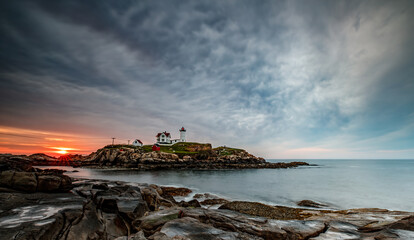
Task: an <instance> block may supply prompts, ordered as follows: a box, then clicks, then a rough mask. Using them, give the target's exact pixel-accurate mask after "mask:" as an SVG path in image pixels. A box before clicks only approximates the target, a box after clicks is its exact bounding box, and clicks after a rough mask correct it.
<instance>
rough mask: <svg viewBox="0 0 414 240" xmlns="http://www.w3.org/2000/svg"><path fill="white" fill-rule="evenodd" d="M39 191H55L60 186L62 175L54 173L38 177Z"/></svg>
mask: <svg viewBox="0 0 414 240" xmlns="http://www.w3.org/2000/svg"><path fill="white" fill-rule="evenodd" d="M37 179H38V185H37V191H41V192H55V191H58V190H59V188H60V183H61V179H62V178H61V177H58V176H53V175H43V176H39V177H38V178H37Z"/></svg>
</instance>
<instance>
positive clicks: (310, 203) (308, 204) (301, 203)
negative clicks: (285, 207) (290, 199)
mask: <svg viewBox="0 0 414 240" xmlns="http://www.w3.org/2000/svg"><path fill="white" fill-rule="evenodd" d="M296 204H297V205H298V206H301V207H311V208H323V207H328V206H327V205H326V204H323V203H318V202H315V201H312V200H302V201H299V202H297V203H296Z"/></svg>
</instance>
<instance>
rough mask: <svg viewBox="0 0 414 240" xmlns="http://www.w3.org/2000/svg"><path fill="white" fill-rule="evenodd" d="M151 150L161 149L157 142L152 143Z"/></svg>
mask: <svg viewBox="0 0 414 240" xmlns="http://www.w3.org/2000/svg"><path fill="white" fill-rule="evenodd" d="M152 151H161V147H160V145H158V144H154V145H152Z"/></svg>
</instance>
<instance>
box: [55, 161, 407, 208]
mask: <svg viewBox="0 0 414 240" xmlns="http://www.w3.org/2000/svg"><path fill="white" fill-rule="evenodd" d="M268 161H271V162H281V161H284V162H290V161H293V160H268ZM306 162H308V163H311V164H317V166H305V167H298V168H292V169H243V170H191V171H188V170H169V171H130V170H99V169H81V168H77V169H76V170H78V171H79V172H75V173H73V172H68V173H67V174H68V175H70V176H73V177H82V178H91V179H105V180H119V181H126V182H137V183H154V184H159V185H170V186H182V187H189V188H191V189H193V191H194V193H197V192H201V193H205V192H209V193H213V194H216V195H219V196H222V197H225V198H229V199H233V200H247V201H258V202H262V203H266V204H272V205H284V206H296V205H295V202H297V201H300V200H303V199H309V200H314V201H318V202H322V203H326V204H328V205H329V206H330V208H333V209H349V208H369V207H375V208H386V209H390V210H402V211H413V212H414V160H306ZM60 168H61V167H60ZM65 169H66V170H74V169H71V168H68V167H66V168H65Z"/></svg>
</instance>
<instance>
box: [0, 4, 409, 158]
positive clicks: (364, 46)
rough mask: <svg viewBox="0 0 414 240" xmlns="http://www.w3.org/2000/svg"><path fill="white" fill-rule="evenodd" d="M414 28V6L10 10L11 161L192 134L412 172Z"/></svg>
mask: <svg viewBox="0 0 414 240" xmlns="http://www.w3.org/2000/svg"><path fill="white" fill-rule="evenodd" d="M413 22H414V2H413V1H410V0H407V1H400V0H396V1H381V0H374V1H364V0H362V1H315V0H309V1H242V0H240V1H230V0H228V1H221V0H220V1H212V0H208V1H181V0H180V1H101V0H95V1H93V0H92V1H83V0H71V1H27V0H21V1H1V2H0V152H1V153H15V154H30V153H35V152H45V153H49V154H54V153H55V154H57V152H61V151H63V150H64V151H67V152H70V153H81V154H89V153H90V152H92V151H94V150H96V149H97V148H100V147H102V146H104V145H106V144H110V143H111V141H112V139H111V138H112V137H114V138H115V143H119V144H121V143H127V140H129V139H130V140H133V139H136V138H138V139H141V140H142V141H143V142H144V144H152V143H154V141H155V135H156V134H157V133H158V132H161V131H168V132H170V133H171V134H172V137H173V138H178V137H179V132H178V129H179V128H181V127H182V126H184V127H185V128H186V129H187V141H192V142H208V143H211V144H212V145H213V147H216V146H222V145H226V146H232V147H239V148H244V149H246V150H247V151H249V152H250V153H253V154H255V155H258V156H262V157H265V158H280V159H306V158H334V159H336V158H346V159H350V158H356V159H378V158H386V159H397V158H398V159H399V158H408V159H414V47H413V43H414V25H413ZM62 149H63V150H62Z"/></svg>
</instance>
